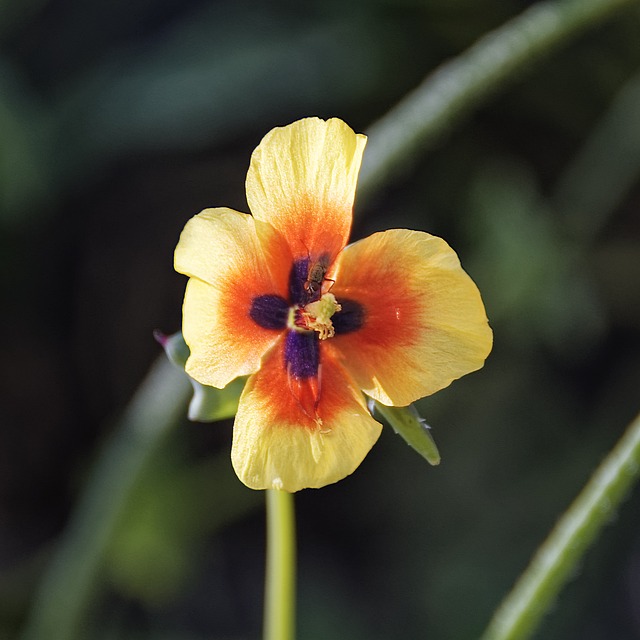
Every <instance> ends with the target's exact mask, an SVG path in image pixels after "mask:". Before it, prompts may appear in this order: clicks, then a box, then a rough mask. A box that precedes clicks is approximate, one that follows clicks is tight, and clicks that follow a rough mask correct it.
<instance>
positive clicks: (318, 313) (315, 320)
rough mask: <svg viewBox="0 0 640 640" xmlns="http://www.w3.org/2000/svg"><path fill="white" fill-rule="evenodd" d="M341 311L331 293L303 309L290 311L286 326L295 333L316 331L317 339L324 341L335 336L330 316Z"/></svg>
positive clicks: (297, 308)
mask: <svg viewBox="0 0 640 640" xmlns="http://www.w3.org/2000/svg"><path fill="white" fill-rule="evenodd" d="M341 309H342V307H341V306H340V305H339V304H338V301H337V300H336V297H335V296H334V295H333V294H332V293H325V294H324V295H323V296H322V298H320V300H316V301H315V302H310V303H309V304H308V305H306V306H305V307H302V308H299V307H296V308H292V309H290V310H289V320H288V322H287V325H288V326H289V328H291V329H295V330H296V331H317V332H318V338H320V340H326V339H327V338H332V337H333V336H334V335H335V329H334V328H333V323H332V322H331V316H333V314H334V313H336V312H337V311H340V310H341Z"/></svg>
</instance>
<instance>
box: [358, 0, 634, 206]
mask: <svg viewBox="0 0 640 640" xmlns="http://www.w3.org/2000/svg"><path fill="white" fill-rule="evenodd" d="M638 4H639V3H638V0H563V1H558V2H539V3H536V4H535V5H533V6H532V7H530V8H529V9H527V10H526V11H523V12H522V13H521V14H520V15H518V16H517V17H515V18H513V19H511V20H510V21H509V22H507V23H505V24H504V25H502V26H501V27H499V28H497V29H494V30H493V31H491V32H489V33H488V34H486V35H484V36H483V37H482V38H480V39H479V40H478V41H477V42H476V43H475V44H474V45H473V46H472V47H470V48H469V49H468V50H467V51H465V52H464V53H463V54H461V55H459V56H457V57H456V58H454V59H453V60H451V61H449V62H446V63H444V64H442V65H441V66H440V67H438V68H437V69H436V70H435V71H434V72H433V73H432V74H430V75H429V76H427V77H426V78H425V80H423V82H422V83H421V84H420V85H419V86H418V87H417V88H416V89H414V90H413V91H412V92H411V93H408V94H407V95H406V96H405V97H404V98H403V99H402V100H401V101H400V102H399V103H398V104H397V105H396V106H395V107H393V108H392V109H391V110H390V111H388V112H387V113H386V114H385V115H384V116H383V117H382V118H380V120H378V121H377V122H376V123H374V124H373V125H372V126H371V127H369V129H368V130H367V134H368V136H369V142H368V147H367V151H366V153H365V155H364V160H363V164H362V170H361V172H360V181H359V188H358V194H359V197H360V198H367V197H368V196H370V195H371V193H370V191H372V190H373V189H375V188H377V187H378V186H379V185H380V184H387V183H389V182H390V181H391V179H392V178H393V177H394V176H395V174H396V173H397V172H398V170H399V169H401V168H403V167H407V166H408V165H409V164H410V163H411V160H413V159H415V157H416V156H418V155H419V154H422V153H424V152H425V150H426V149H427V148H428V147H429V146H430V145H432V144H433V143H434V142H435V141H436V140H437V139H438V138H439V137H440V136H441V135H442V134H443V133H444V132H445V131H447V130H448V129H449V128H451V126H452V125H453V124H454V123H456V122H458V121H459V120H460V119H461V118H462V117H464V116H465V115H467V114H468V113H469V112H470V111H471V110H472V109H473V108H475V107H477V106H478V105H479V104H481V103H482V102H483V101H484V100H485V99H486V98H488V97H489V96H490V95H492V94H493V93H495V92H496V91H497V90H498V89H500V88H502V87H504V85H505V84H506V83H507V82H509V81H513V80H516V79H518V78H521V77H522V73H523V71H524V70H525V69H527V68H528V67H533V66H534V63H536V64H537V63H539V62H540V61H541V60H542V59H543V58H544V57H546V56H549V55H551V54H552V53H553V52H554V51H555V50H556V49H558V48H559V47H560V46H562V45H565V44H568V43H569V41H570V40H571V39H572V38H575V37H576V36H578V35H579V34H581V33H582V32H584V31H586V30H587V29H588V28H589V27H592V26H595V25H597V24H601V23H602V22H603V21H604V20H606V19H607V18H609V17H611V16H613V15H614V14H615V13H616V12H618V11H619V10H621V9H623V8H624V7H626V6H631V5H636V6H638Z"/></svg>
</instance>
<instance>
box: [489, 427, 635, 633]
mask: <svg viewBox="0 0 640 640" xmlns="http://www.w3.org/2000/svg"><path fill="white" fill-rule="evenodd" d="M639 476H640V415H639V416H638V417H637V418H636V419H635V420H634V421H633V422H632V423H631V425H630V426H629V428H628V429H627V431H626V433H625V434H624V435H623V436H622V438H621V439H620V440H619V441H618V443H617V444H616V446H615V447H614V448H613V450H612V451H611V452H610V453H609V455H608V456H607V457H606V458H605V460H604V461H603V462H602V464H601V465H600V466H599V467H598V469H597V470H596V472H595V473H594V474H593V476H592V477H591V479H590V480H589V482H588V483H587V485H586V486H585V488H584V489H583V490H582V492H581V493H580V494H579V495H578V497H577V498H576V500H575V501H574V502H573V504H572V505H571V507H569V509H568V511H566V513H565V514H564V515H563V516H562V518H561V519H560V521H559V522H558V524H557V525H556V526H555V528H554V529H553V531H552V532H551V534H550V535H549V537H548V538H547V540H545V542H544V543H543V545H542V546H541V547H540V549H539V550H538V551H537V553H536V555H535V556H534V557H533V560H532V561H531V564H530V565H529V567H528V568H527V569H526V571H525V572H524V573H523V574H522V576H521V577H520V579H519V580H518V582H517V583H516V585H515V586H514V588H513V590H512V591H511V593H509V595H507V597H506V598H505V599H504V601H503V602H502V604H501V605H500V607H499V608H498V610H497V611H496V613H495V615H494V617H493V619H492V620H491V622H490V624H489V626H488V628H487V630H486V631H485V633H484V635H483V636H482V640H525V639H526V638H529V637H531V635H532V634H533V633H534V632H535V630H536V628H537V626H538V625H539V623H540V622H541V621H542V618H543V616H544V614H545V613H546V612H547V611H548V610H549V607H550V606H551V605H552V603H553V601H554V600H555V598H556V596H557V595H558V593H559V591H560V589H561V588H562V586H563V585H564V584H565V583H566V582H567V581H568V580H569V579H570V578H571V577H572V576H574V575H575V570H576V567H577V565H578V563H579V561H580V560H581V558H582V557H583V555H584V553H585V552H586V550H587V549H588V547H589V546H590V545H591V543H592V542H593V541H594V540H595V539H596V538H597V536H598V534H599V533H600V531H601V530H602V528H603V527H604V525H606V524H607V523H608V522H609V521H610V520H611V518H612V517H613V516H614V514H615V512H616V509H617V508H618V507H619V505H620V503H621V502H622V501H623V499H624V498H625V496H626V495H627V493H628V492H629V490H630V488H631V487H632V486H633V484H634V482H635V481H636V480H637V479H638V477H639Z"/></svg>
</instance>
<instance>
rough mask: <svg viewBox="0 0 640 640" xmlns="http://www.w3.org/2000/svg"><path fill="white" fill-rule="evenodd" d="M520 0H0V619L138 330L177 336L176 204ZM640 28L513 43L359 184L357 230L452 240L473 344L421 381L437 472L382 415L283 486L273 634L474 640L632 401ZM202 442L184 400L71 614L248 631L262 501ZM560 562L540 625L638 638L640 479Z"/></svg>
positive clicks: (629, 413)
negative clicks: (357, 460)
mask: <svg viewBox="0 0 640 640" xmlns="http://www.w3.org/2000/svg"><path fill="white" fill-rule="evenodd" d="M531 4H533V3H531V2H525V1H524V0H521V1H517V0H508V1H507V2H505V1H500V2H499V1H498V0H431V1H430V0H424V1H422V2H419V1H417V0H398V1H395V2H394V1H393V0H370V1H365V0H357V1H355V2H351V3H348V4H347V3H344V2H338V1H337V0H335V1H325V2H319V1H315V0H312V1H310V2H306V3H299V2H294V1H293V0H273V1H272V2H268V3H267V2H258V1H257V0H253V1H251V0H240V1H238V2H231V1H227V2H204V1H202V0H130V1H129V2H122V1H120V2H118V1H113V0H91V1H89V2H87V1H85V0H82V1H81V0H2V1H0V260H1V272H2V281H3V289H2V298H3V305H2V308H3V309H4V312H3V313H2V314H1V316H0V323H1V324H0V329H1V335H2V336H3V339H2V358H1V359H0V378H1V380H2V395H3V398H2V401H1V403H0V421H1V428H0V639H2V640H4V639H5V638H7V639H9V638H15V637H17V634H18V632H19V630H20V629H21V628H22V626H23V624H24V622H25V620H26V617H27V615H28V612H29V608H30V605H31V603H32V600H33V595H34V593H35V589H36V587H37V585H38V583H39V580H40V577H41V575H42V574H43V571H44V569H45V567H46V566H47V564H48V561H49V560H50V558H51V557H52V554H53V552H54V550H55V543H56V540H57V539H58V537H59V535H60V534H61V532H63V531H64V527H65V524H66V523H67V522H68V521H69V518H70V517H71V516H72V514H73V512H74V506H75V505H76V504H77V500H78V497H79V495H81V492H82V490H83V487H84V486H85V484H86V482H87V478H88V477H89V475H90V472H91V468H92V465H93V463H94V462H95V460H96V459H97V458H98V457H99V455H100V452H101V450H102V449H103V448H104V446H105V442H106V438H107V437H108V435H109V434H110V433H111V432H112V430H113V428H114V424H115V422H116V420H117V418H118V416H119V415H120V414H121V412H122V411H123V409H124V408H125V406H126V404H127V402H128V400H129V399H130V398H131V397H132V395H133V393H134V392H135V390H136V388H137V386H138V384H139V383H140V381H141V380H142V379H143V377H144V375H145V372H146V371H147V370H148V368H149V366H150V364H151V363H152V362H153V361H154V359H155V358H157V356H158V355H159V353H160V348H159V346H158V345H157V344H156V343H155V342H154V340H153V338H152V332H153V330H154V329H162V330H164V331H166V332H173V331H176V330H178V329H179V328H180V314H181V303H182V295H183V290H184V285H185V279H184V278H183V277H182V276H179V275H177V274H175V273H174V272H173V269H172V260H173V258H172V253H173V248H174V246H175V244H176V242H177V239H178V236H179V233H180V231H181V229H182V227H183V225H184V223H185V222H186V221H187V219H188V218H189V217H190V216H192V215H193V214H195V213H197V212H198V211H200V210H201V209H203V208H205V207H208V206H231V207H234V208H237V209H239V210H241V211H246V210H247V207H246V202H245V196H244V177H245V173H246V169H247V166H248V162H249V157H250V153H251V151H252V150H253V148H254V147H255V146H256V145H257V143H258V142H259V140H260V138H261V137H262V136H263V135H264V134H265V133H266V132H267V131H268V130H269V129H271V128H272V127H273V126H276V125H282V124H287V123H289V122H291V121H293V120H295V119H297V118H299V117H303V116H307V115H318V116H321V117H329V116H334V115H336V116H339V117H341V118H343V119H344V120H345V121H347V122H348V123H349V124H350V125H351V126H352V127H353V128H354V129H355V130H357V131H366V130H367V127H368V126H369V125H370V124H371V123H372V122H374V121H375V120H376V119H377V118H379V117H380V116H382V115H383V114H384V113H385V112H386V111H387V110H388V109H390V108H391V107H392V106H393V105H394V104H395V103H396V102H397V101H398V100H399V99H401V98H402V96H403V95H404V94H405V93H406V92H407V91H409V90H410V89H412V88H413V87H415V86H416V85H417V84H418V83H419V81H420V80H421V79H422V78H423V77H424V76H425V75H426V74H428V73H429V72H430V71H431V70H432V69H434V68H435V67H436V66H437V65H438V64H439V63H441V62H443V61H445V60H447V59H449V58H451V57H453V56H455V55H457V54H459V53H460V52H462V51H464V50H465V49H466V48H467V47H468V46H470V45H471V44H472V43H473V42H474V41H475V40H476V39H477V38H478V37H479V36H481V35H482V34H484V33H486V32H487V31H489V30H491V29H493V28H495V27H497V26H499V25H500V24H502V23H504V22H505V21H506V20H508V19H509V18H510V17H512V16H514V15H517V14H518V13H520V12H521V11H523V10H525V9H526V8H527V7H528V6H529V5H531ZM639 33H640V11H639V10H638V9H637V8H636V9H635V10H631V11H629V10H627V11H626V12H624V13H622V14H620V16H618V17H616V18H614V19H613V20H610V21H608V22H607V23H606V24H604V25H602V26H599V27H598V28H597V29H593V30H591V31H589V32H588V33H586V34H584V35H582V36H580V37H579V38H577V39H575V40H574V41H572V42H570V43H567V46H565V47H564V48H562V49H561V50H560V51H558V52H557V53H555V54H554V55H552V56H551V57H549V58H548V59H545V60H542V61H539V62H537V61H532V64H531V68H530V69H527V70H525V71H523V73H522V74H521V76H520V77H519V78H518V79H517V81H516V82H514V83H511V84H510V85H509V86H508V87H505V88H504V90H503V91H501V92H500V93H499V94H498V95H497V96H496V97H494V98H492V99H491V100H489V101H487V102H486V103H484V104H483V105H482V106H481V107H480V108H479V109H477V110H476V111H475V112H474V113H473V115H472V116H471V117H469V118H468V119H466V120H465V121H464V122H460V123H458V124H457V125H456V126H455V127H454V128H453V129H452V130H451V131H450V132H449V133H448V135H447V136H446V137H443V138H442V139H440V141H439V142H438V144H437V145H436V146H435V147H432V148H430V149H429V151H428V153H425V154H424V155H423V157H421V158H420V159H419V161H418V162H417V163H415V164H414V165H412V166H411V167H409V168H408V169H406V170H405V171H404V172H402V173H401V175H400V176H399V177H398V178H397V180H396V181H395V182H393V183H392V184H388V185H384V188H382V189H378V190H377V191H376V192H375V193H373V194H372V196H371V197H370V198H368V199H367V200H366V202H362V203H360V206H359V207H358V211H357V220H356V224H355V228H354V238H358V237H362V236H364V235H368V234H369V233H371V232H373V231H377V230H382V229H387V228H390V227H408V228H414V229H423V230H425V231H429V232H431V233H433V234H436V235H441V236H443V237H445V238H446V239H447V241H448V242H450V244H452V246H453V247H454V248H455V249H456V250H457V251H458V253H459V255H460V257H461V260H462V263H463V265H464V266H465V268H466V269H467V270H468V271H469V273H470V274H471V275H472V277H473V278H474V279H475V280H476V282H477V283H478V285H479V287H480V289H481V291H482V293H483V297H484V300H485V303H486V307H487V312H488V315H489V318H490V321H491V324H492V326H493V329H494V332H495V347H494V351H493V353H492V355H491V357H490V358H489V360H488V362H487V364H486V366H485V368H484V369H483V370H481V371H480V372H478V373H475V374H473V375H471V376H468V377H467V378H464V379H462V380H460V381H458V382H456V383H454V384H453V385H452V386H451V387H450V388H448V389H446V390H445V391H443V392H441V393H439V394H437V395H436V396H434V397H432V398H427V399H425V400H424V401H422V402H421V403H420V405H419V406H420V410H421V412H422V414H423V415H424V416H425V417H426V419H427V421H428V422H429V423H430V424H431V425H432V427H433V434H434V436H435V438H436V441H437V442H438V444H439V447H440V451H441V454H442V457H443V462H442V464H441V465H440V467H436V468H432V467H429V466H428V465H427V464H426V463H425V462H424V461H423V460H422V459H420V458H419V457H418V456H417V455H416V454H415V453H414V452H413V451H411V450H410V449H409V448H408V447H407V446H406V445H405V444H404V443H403V441H402V440H401V439H400V438H399V437H397V436H395V435H394V434H393V432H392V431H391V429H389V428H386V429H385V430H384V432H383V436H382V438H381V440H380V442H379V443H378V444H377V445H376V446H375V447H374V449H373V450H372V452H371V454H370V455H369V456H368V457H367V459H366V460H365V462H364V463H363V465H362V466H361V467H360V469H358V471H357V472H356V473H355V474H354V475H353V476H351V477H350V478H347V479H346V480H344V481H342V482H340V483H338V484H337V485H334V486H331V487H327V488H325V489H322V490H320V491H312V490H308V491H304V492H302V493H300V494H298V495H297V509H298V528H299V614H298V628H299V636H300V638H304V639H310V640H315V639H318V640H320V639H326V638H340V639H342V638H345V639H349V640H361V639H362V640H364V639H367V640H383V639H388V638H435V639H449V638H453V639H456V640H457V639H466V638H469V639H471V638H476V637H477V636H478V635H479V634H480V632H481V631H482V629H483V628H484V626H485V625H486V623H487V622H488V620H489V618H490V616H491V613H492V611H493V610H494V609H495V607H496V606H497V605H498V603H499V602H500V600H501V598H502V597H503V595H504V594H505V593H506V592H507V591H508V589H509V588H510V587H511V585H512V584H513V582H514V580H515V579H516V577H517V576H518V575H519V573H520V572H521V571H522V569H523V568H524V567H525V566H526V564H527V562H528V559H529V558H530V556H531V554H532V553H533V551H534V550H535V548H536V547H537V545H538V544H539V543H540V542H541V541H542V540H543V539H544V537H545V535H546V533H547V532H548V530H549V529H550V528H551V526H552V525H553V524H554V522H555V521H556V519H557V517H558V516H559V514H560V513H561V512H562V511H563V510H564V509H565V508H566V506H567V505H568V504H569V502H570V501H571V499H572V498H573V497H574V496H575V494H576V493H577V492H578V491H579V489H580V487H581V486H582V485H583V484H584V483H585V481H586V480H587V478H588V477H589V475H590V473H591V471H592V470H593V469H594V467H595V466H596V465H597V463H598V462H599V461H600V460H601V458H602V457H603V456H604V455H605V453H606V452H607V451H608V450H609V449H610V448H611V446H612V445H613V444H614V443H615V441H616V440H617V439H618V438H619V437H620V435H621V434H622V432H623V430H624V427H625V426H626V425H627V424H628V423H629V422H630V421H631V419H632V418H633V417H634V415H635V414H636V413H637V411H638V409H639V406H640V402H639V399H640V392H639V381H640V215H639V213H638V210H639V208H640V180H639V177H640V116H639V114H640V47H639V46H638V43H639V42H640V39H639ZM365 155H366V154H365ZM184 411H185V415H186V407H185V409H184ZM230 442H231V422H230V421H225V422H220V423H216V424H197V423H190V422H188V421H187V420H186V417H185V420H184V421H183V423H182V424H180V425H179V426H178V427H177V428H176V429H175V430H172V431H171V433H169V434H168V435H167V437H166V438H165V439H164V440H163V442H162V444H161V446H159V447H158V449H157V451H156V452H155V453H154V455H153V458H152V459H151V460H150V462H149V463H148V464H147V465H146V466H145V471H144V473H143V474H142V476H141V478H140V479H139V482H137V484H136V487H135V491H134V493H133V495H132V496H131V497H130V500H129V503H128V504H127V508H126V514H125V517H123V518H122V519H121V520H120V522H119V526H118V530H117V534H116V535H115V536H114V537H113V539H112V540H110V542H109V545H108V554H107V558H106V559H105V561H104V562H103V563H101V570H100V585H101V589H100V590H99V593H98V595H96V597H95V598H93V601H92V607H91V609H90V611H89V615H88V618H87V621H86V625H85V626H84V627H83V628H82V629H81V630H80V631H79V635H78V638H82V639H85V638H86V639H87V640H94V639H95V640H106V639H114V640H115V639H120V638H127V639H135V640H138V639H139V640H143V639H144V640H146V639H149V640H203V639H204V638H209V639H211V638H215V639H241V638H247V639H253V638H258V637H259V636H260V632H261V615H262V588H263V575H264V522H263V521H264V512H263V495H262V494H261V493H257V492H253V491H251V490H249V489H246V488H245V487H243V486H242V485H241V484H240V483H239V481H237V479H236V478H235V476H234V475H233V472H232V470H231V465H230V461H229V450H230ZM96 535H99V532H96ZM575 577H576V579H575V580H574V581H573V582H572V583H571V584H570V586H569V587H568V589H567V590H566V591H565V592H564V593H563V594H562V596H561V598H560V599H559V601H558V603H557V606H556V607H555V609H554V610H553V612H552V613H551V615H550V616H549V617H548V618H547V620H546V621H545V624H544V626H543V628H542V629H541V631H540V632H539V634H538V636H537V637H539V638H545V639H549V640H573V639H576V640H578V639H580V640H584V639H586V640H610V639H612V638H615V639H620V640H628V639H632V638H640V491H638V490H636V491H635V492H634V493H633V495H631V496H630V498H629V499H628V501H627V502H626V503H625V504H624V506H623V509H622V510H621V511H620V512H619V513H618V514H612V523H611V526H609V527H608V528H607V530H606V531H605V533H604V535H603V537H602V538H601V539H600V540H599V542H598V544H597V545H596V546H595V547H594V548H593V549H592V550H591V552H590V553H589V554H588V556H587V558H586V560H585V562H584V563H583V564H582V565H581V566H580V568H579V571H578V572H577V575H576V576H575ZM59 589H61V590H71V592H72V590H73V586H72V585H65V584H61V585H59ZM43 640H44V639H43Z"/></svg>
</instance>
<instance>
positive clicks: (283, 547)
mask: <svg viewBox="0 0 640 640" xmlns="http://www.w3.org/2000/svg"><path fill="white" fill-rule="evenodd" d="M266 493H267V575H266V581H265V613H264V640H293V638H294V637H295V574H296V540H295V538H296V532H295V517H294V505H293V494H291V493H287V492H286V491H280V490H278V489H267V492H266Z"/></svg>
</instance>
